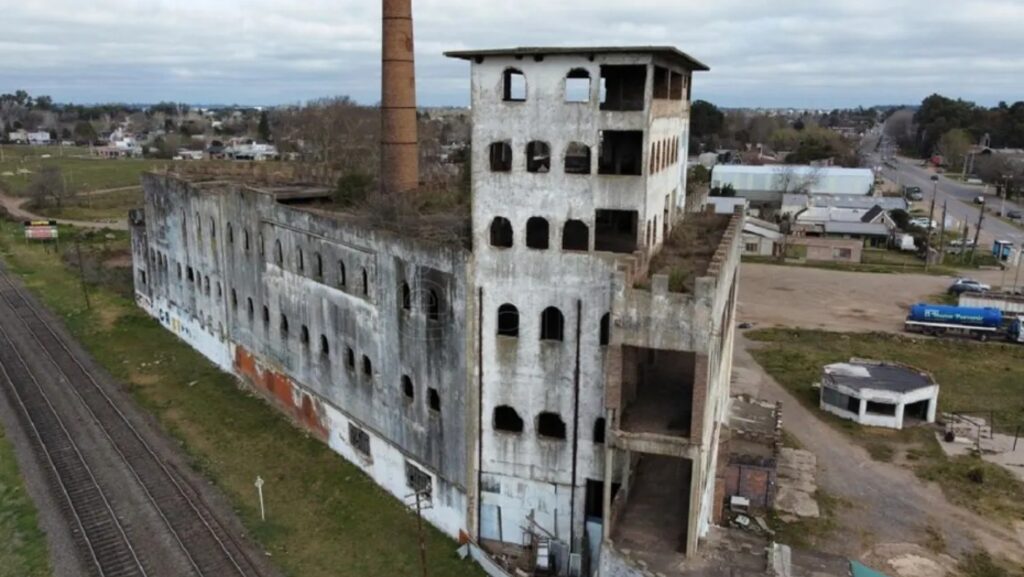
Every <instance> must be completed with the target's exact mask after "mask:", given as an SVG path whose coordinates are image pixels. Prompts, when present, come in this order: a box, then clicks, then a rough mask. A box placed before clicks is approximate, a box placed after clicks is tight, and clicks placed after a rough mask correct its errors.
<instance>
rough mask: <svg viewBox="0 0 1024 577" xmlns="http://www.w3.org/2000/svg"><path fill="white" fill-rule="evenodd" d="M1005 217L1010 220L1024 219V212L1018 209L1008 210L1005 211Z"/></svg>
mask: <svg viewBox="0 0 1024 577" xmlns="http://www.w3.org/2000/svg"><path fill="white" fill-rule="evenodd" d="M1006 218H1008V219H1010V220H1021V219H1024V212H1022V211H1019V210H1009V211H1007V212H1006Z"/></svg>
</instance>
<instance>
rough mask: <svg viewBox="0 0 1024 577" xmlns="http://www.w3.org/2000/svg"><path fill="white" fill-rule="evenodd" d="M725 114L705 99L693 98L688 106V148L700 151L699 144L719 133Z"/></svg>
mask: <svg viewBox="0 0 1024 577" xmlns="http://www.w3.org/2000/svg"><path fill="white" fill-rule="evenodd" d="M724 122H725V114H723V113H722V111H721V110H719V109H718V107H717V106H715V105H714V104H711V103H710V102H708V101H706V100H695V101H694V102H693V104H692V105H691V106H690V150H694V151H700V150H702V148H701V145H702V144H704V143H706V141H707V140H708V139H709V138H710V137H712V136H715V135H717V134H718V133H719V131H721V130H722V125H723V123H724Z"/></svg>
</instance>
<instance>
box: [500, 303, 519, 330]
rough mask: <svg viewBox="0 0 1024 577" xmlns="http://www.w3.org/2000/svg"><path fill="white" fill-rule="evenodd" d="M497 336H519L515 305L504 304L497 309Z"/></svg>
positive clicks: (517, 313) (517, 311)
mask: <svg viewBox="0 0 1024 577" xmlns="http://www.w3.org/2000/svg"><path fill="white" fill-rule="evenodd" d="M498 335H499V336H503V337H518V336H519V309H517V308H516V307H515V305H511V304H508V303H506V304H503V305H501V306H500V307H498Z"/></svg>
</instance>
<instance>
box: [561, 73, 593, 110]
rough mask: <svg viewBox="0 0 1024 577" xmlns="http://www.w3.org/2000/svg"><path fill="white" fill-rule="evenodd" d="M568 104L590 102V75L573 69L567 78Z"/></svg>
mask: <svg viewBox="0 0 1024 577" xmlns="http://www.w3.org/2000/svg"><path fill="white" fill-rule="evenodd" d="M565 101H566V102H590V73H589V72H587V71H586V70H584V69H583V68H573V69H572V70H570V71H569V74H568V75H566V77H565Z"/></svg>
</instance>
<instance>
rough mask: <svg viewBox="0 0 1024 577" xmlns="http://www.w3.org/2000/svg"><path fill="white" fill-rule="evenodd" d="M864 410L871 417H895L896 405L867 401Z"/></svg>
mask: <svg viewBox="0 0 1024 577" xmlns="http://www.w3.org/2000/svg"><path fill="white" fill-rule="evenodd" d="M866 410H867V412H869V413H871V414H872V415H885V416H887V417H895V416H896V405H894V404H892V403H876V402H875V401H868V406H867V409H866Z"/></svg>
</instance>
